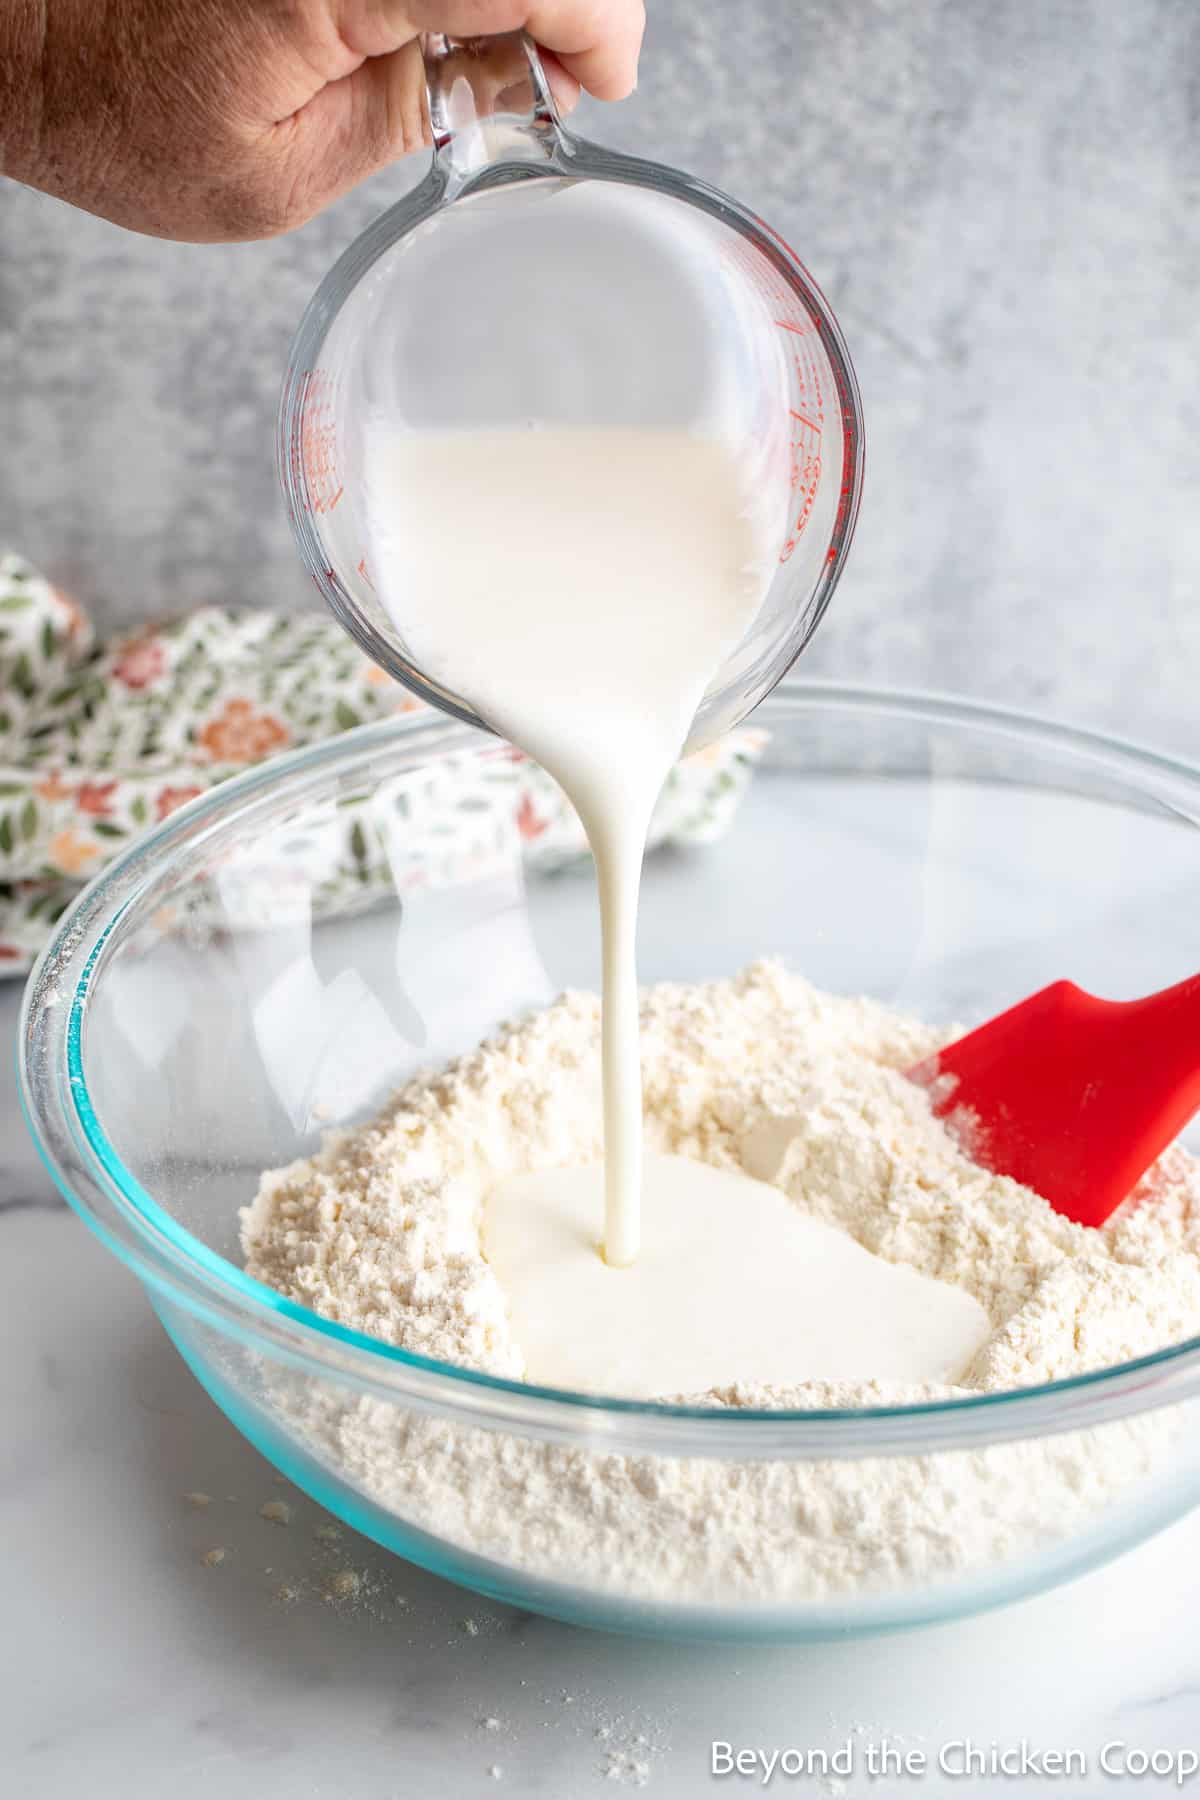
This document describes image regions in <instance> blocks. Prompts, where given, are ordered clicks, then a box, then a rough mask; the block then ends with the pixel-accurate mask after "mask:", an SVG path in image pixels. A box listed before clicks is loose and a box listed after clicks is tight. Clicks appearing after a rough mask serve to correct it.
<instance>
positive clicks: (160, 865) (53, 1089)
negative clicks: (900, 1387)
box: [17, 678, 1200, 1458]
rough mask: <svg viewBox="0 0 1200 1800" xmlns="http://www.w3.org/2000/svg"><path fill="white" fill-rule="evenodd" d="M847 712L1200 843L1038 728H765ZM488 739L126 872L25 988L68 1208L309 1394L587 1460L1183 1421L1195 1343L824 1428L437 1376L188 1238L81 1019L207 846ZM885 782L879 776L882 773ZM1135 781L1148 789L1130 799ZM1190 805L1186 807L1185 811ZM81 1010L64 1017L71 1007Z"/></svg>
mask: <svg viewBox="0 0 1200 1800" xmlns="http://www.w3.org/2000/svg"><path fill="white" fill-rule="evenodd" d="M822 711H824V712H828V711H837V712H842V713H847V714H848V713H858V714H863V713H867V714H875V715H877V716H885V717H890V718H893V719H907V720H910V721H912V722H915V723H925V724H941V725H945V726H949V727H952V728H958V729H960V730H964V731H969V732H975V733H982V734H983V735H984V736H992V737H999V738H1008V739H1010V740H1011V739H1017V740H1019V741H1020V742H1021V743H1022V744H1024V745H1026V746H1027V747H1034V748H1040V749H1043V750H1057V751H1060V752H1068V753H1070V754H1072V755H1073V756H1074V757H1075V758H1076V759H1078V760H1080V761H1083V762H1084V763H1088V762H1091V763H1093V764H1094V763H1100V764H1102V765H1103V766H1104V767H1105V768H1106V769H1107V770H1108V771H1109V772H1110V773H1118V774H1122V775H1124V776H1125V777H1126V778H1127V779H1130V780H1131V781H1132V784H1133V785H1134V786H1135V787H1136V788H1139V789H1140V790H1141V791H1142V792H1143V793H1144V794H1145V795H1146V796H1147V797H1148V798H1153V799H1154V800H1155V801H1156V802H1157V803H1158V804H1160V805H1163V806H1165V807H1167V808H1168V809H1169V810H1172V811H1175V812H1177V813H1179V815H1180V816H1181V817H1182V818H1183V819H1185V820H1187V821H1188V822H1189V823H1191V824H1192V825H1193V826H1195V825H1196V824H1198V823H1200V765H1196V764H1191V763H1189V762H1186V761H1184V760H1183V759H1182V758H1177V757H1174V756H1171V755H1167V754H1165V753H1163V752H1160V751H1157V750H1154V749H1151V748H1148V747H1145V746H1142V745H1139V744H1137V743H1134V742H1131V741H1128V740H1124V739H1121V738H1117V737H1114V736H1109V735H1106V734H1104V733H1101V732H1097V731H1092V730H1087V729H1083V728H1078V727H1075V726H1071V725H1063V724H1059V723H1057V722H1055V721H1052V720H1049V719H1046V718H1043V717H1041V716H1039V715H1037V714H1035V713H1029V712H1023V711H1018V710H1013V709H1008V708H1004V707H999V706H994V705H991V704H987V703H979V702H974V701H968V700H959V699H956V698H954V697H952V696H950V695H944V694H939V693H935V692H922V691H920V690H912V691H903V690H896V689H888V688H882V687H871V686H853V685H846V684H842V683H837V682H825V681H810V680H799V679H796V678H789V679H787V680H785V681H784V682H783V683H781V684H780V686H779V687H778V688H777V689H776V691H775V693H774V694H772V695H771V696H769V697H768V699H767V700H765V701H764V702H763V704H762V706H761V707H760V708H759V709H758V713H757V714H756V718H755V722H756V723H759V722H761V723H762V724H764V725H766V726H768V727H769V726H770V723H771V720H772V718H773V717H774V718H777V719H779V718H782V717H785V716H786V717H789V718H793V719H794V718H796V717H797V716H799V715H800V714H805V713H806V714H813V713H818V712H822ZM489 744H494V739H490V738H489V737H488V736H486V735H485V734H483V733H482V732H480V731H478V730H474V729H472V728H470V727H468V726H465V725H463V724H461V723H458V722H456V721H452V720H450V719H447V718H446V717H445V716H444V715H442V714H439V713H435V712H431V713H418V714H406V715H400V716H398V717H395V718H391V719H386V720H381V721H378V722H376V723H374V724H370V725H365V726H361V727H358V728H356V729H354V730H352V731H350V732H347V733H343V734H341V735H340V736H337V737H334V738H330V739H325V740H323V741H321V742H320V743H317V744H315V745H309V746H306V747H303V748H301V749H298V750H294V751H292V752H289V753H287V754H285V755H282V756H280V757H277V758H273V759H271V760H270V761H269V762H267V763H265V764H260V765H258V766H256V767H253V768H250V769H248V770H246V771H244V772H243V773H242V774H240V775H238V776H235V777H233V778H231V779H230V780H228V781H225V782H221V783H219V784H218V785H217V786H216V787H214V788H212V789H210V790H209V791H208V792H207V793H206V794H204V795H202V796H200V797H199V798H197V799H195V800H192V801H190V802H189V803H187V805H185V806H184V807H182V808H180V809H179V810H178V811H177V812H175V813H173V814H172V815H171V816H170V817H169V818H168V819H167V820H165V821H164V822H163V823H162V824H160V825H159V826H157V827H156V828H155V829H154V830H152V831H151V832H149V833H147V834H146V835H145V836H144V837H143V838H141V839H139V840H137V842H136V843H134V844H133V845H132V846H130V847H129V848H128V849H126V850H125V851H123V852H122V854H121V855H120V856H118V857H117V858H115V859H114V861H113V862H112V863H110V864H109V865H108V867H107V868H106V869H104V870H103V871H102V872H101V873H100V874H99V875H97V877H96V878H95V879H94V880H93V881H92V882H91V883H89V885H88V886H87V887H86V888H85V889H84V890H83V891H82V892H81V893H80V895H79V896H78V897H77V898H76V899H75V901H74V902H73V903H72V905H71V906H70V907H69V908H68V910H67V912H66V913H65V914H64V915H63V917H62V919H61V920H60V921H59V923H58V926H57V927H56V930H55V932H54V935H53V936H52V938H51V939H50V941H49V942H48V943H47V945H46V946H45V948H44V949H43V951H42V953H41V955H40V957H39V958H38V961H37V963H36V964H35V966H34V968H33V971H32V973H31V974H30V977H29V980H28V982H27V984H26V988H25V993H24V997H23V1002H22V1008H21V1017H20V1024H19V1029H18V1039H17V1086H18V1094H19V1098H20V1103H21V1108H22V1113H23V1115H24V1118H25V1122H26V1125H27V1127H28V1129H29V1131H30V1134H31V1136H32V1138H33V1141H34V1145H35V1147H36V1149H37V1151H38V1154H39V1156H40V1157H41V1160H42V1162H43V1164H44V1165H45V1167H46V1169H47V1171H48V1173H49V1174H50V1176H51V1178H52V1179H53V1181H54V1183H55V1185H56V1186H57V1187H58V1189H59V1190H60V1192H61V1193H62V1194H63V1196H64V1198H65V1199H66V1200H67V1201H68V1203H69V1204H70V1205H71V1206H72V1208H73V1209H74V1210H75V1211H76V1212H77V1213H79V1215H80V1216H81V1217H82V1218H83V1220H84V1222H85V1223H86V1224H87V1225H88V1226H89V1228H90V1229H91V1230H92V1231H93V1232H95V1234H96V1235H97V1236H98V1237H99V1238H100V1239H101V1241H102V1242H103V1243H104V1244H105V1246H106V1247H107V1248H108V1249H109V1250H111V1251H112V1252H113V1254H114V1255H116V1256H117V1257H118V1258H119V1259H120V1260H121V1261H123V1262H124V1263H126V1264H127V1265H128V1266H130V1267H131V1268H132V1269H133V1270H134V1272H135V1273H136V1274H137V1275H138V1276H139V1277H140V1278H141V1279H142V1280H143V1281H144V1282H145V1283H146V1284H147V1286H148V1288H149V1289H150V1292H151V1295H152V1298H153V1299H154V1300H155V1303H156V1304H157V1303H159V1301H165V1302H166V1303H167V1304H168V1305H172V1306H181V1307H183V1308H184V1309H185V1310H186V1311H187V1312H189V1313H190V1314H192V1315H193V1316H195V1317H197V1318H198V1319H200V1320H201V1321H202V1322H204V1323H206V1324H208V1325H210V1326H212V1327H214V1328H216V1329H217V1330H219V1331H221V1332H223V1333H225V1334H227V1335H232V1336H233V1337H234V1338H235V1339H237V1340H238V1341H239V1342H241V1343H243V1344H245V1345H249V1346H250V1347H251V1348H257V1349H259V1350H260V1351H267V1352H268V1353H270V1354H272V1355H274V1356H276V1357H281V1358H283V1359H284V1360H286V1361H287V1362H288V1363H290V1364H292V1365H293V1366H296V1367H299V1368H301V1369H305V1370H307V1371H308V1372H310V1373H311V1374H313V1375H315V1376H324V1377H326V1378H328V1377H332V1378H334V1379H336V1380H337V1381H339V1382H341V1383H343V1384H345V1383H349V1384H350V1385H352V1386H354V1387H355V1388H357V1389H358V1390H359V1391H361V1392H363V1393H364V1394H368V1395H371V1396H372V1397H375V1398H378V1399H383V1400H388V1401H391V1402H397V1401H400V1402H402V1403H403V1404H404V1405H405V1406H406V1407H409V1408H411V1409H413V1410H417V1411H425V1412H432V1413H438V1414H442V1415H445V1414H447V1413H451V1414H453V1415H454V1416H455V1417H456V1418H457V1419H458V1420H459V1421H460V1422H462V1423H464V1424H468V1425H475V1426H481V1427H484V1428H490V1429H496V1428H501V1427H502V1428H505V1429H508V1430H512V1431H515V1432H517V1433H519V1434H521V1435H524V1436H537V1437H541V1438H545V1439H550V1440H556V1441H560V1442H564V1443H572V1444H578V1443H579V1441H580V1438H581V1436H586V1438H587V1440H588V1443H589V1445H590V1447H592V1448H594V1449H595V1448H603V1449H611V1450H614V1451H616V1450H623V1451H640V1452H642V1453H647V1452H653V1453H656V1454H671V1455H684V1454H689V1455H706V1456H709V1457H738V1458H741V1457H746V1456H774V1457H779V1456H787V1457H797V1458H809V1457H814V1456H818V1455H823V1456H830V1455H838V1456H842V1455H848V1456H865V1455H877V1454H881V1453H887V1452H900V1451H903V1452H905V1453H908V1454H913V1453H915V1452H921V1451H925V1450H932V1449H935V1448H943V1449H946V1448H964V1447H966V1446H967V1445H979V1444H983V1443H992V1442H1003V1441H1007V1440H1012V1439H1015V1438H1021V1437H1026V1436H1032V1435H1041V1434H1043V1433H1045V1434H1049V1433H1053V1432H1060V1431H1068V1430H1078V1429H1083V1428H1086V1427H1091V1426H1095V1425H1097V1424H1100V1423H1102V1422H1104V1421H1107V1420H1110V1419H1115V1418H1120V1417H1123V1416H1127V1415H1129V1414H1131V1413H1134V1412H1138V1411H1143V1410H1149V1409H1151V1408H1155V1407H1159V1406H1163V1405H1167V1404H1173V1403H1175V1402H1177V1401H1180V1400H1182V1399H1185V1398H1187V1397H1188V1396H1190V1395H1191V1394H1194V1393H1196V1392H1198V1391H1200V1336H1196V1337H1193V1338H1190V1339H1187V1340H1185V1341H1184V1342H1183V1343H1181V1344H1177V1345H1171V1346H1169V1347H1167V1348H1165V1349H1162V1350H1158V1351H1155V1352H1153V1353H1151V1354H1150V1355H1147V1356H1143V1357H1139V1358H1137V1359H1135V1360H1133V1361H1131V1362H1127V1363H1123V1364H1119V1365H1116V1366H1114V1367H1112V1368H1106V1369H1099V1370H1093V1371H1090V1372H1088V1373H1085V1374H1081V1375H1075V1376H1070V1377H1067V1378H1065V1379H1062V1380H1059V1381H1055V1382H1051V1383H1045V1384H1041V1385H1039V1386H1036V1387H1031V1388H1020V1389H1012V1390H1005V1391H1004V1392H1001V1393H985V1394H964V1395H961V1396H956V1397H954V1398H951V1399H938V1400H931V1401H919V1402H912V1403H909V1404H903V1405H892V1406H878V1407H867V1408H830V1409H823V1410H783V1409H781V1410H758V1409H750V1408H746V1409H740V1408H738V1409H730V1408H721V1407H712V1406H707V1407H706V1406H678V1405H669V1404H666V1403H663V1402H658V1401H640V1400H629V1399H622V1398H616V1397H611V1396H606V1395H599V1394H581V1393H575V1392H573V1391H571V1390H568V1389H562V1388H550V1387H541V1386H536V1385H533V1384H529V1383H525V1382H520V1381H515V1380H512V1379H510V1378H506V1377H502V1376H496V1375H490V1374H486V1373H483V1372H481V1371H477V1370H472V1369H466V1368H462V1367H460V1366H457V1365H454V1364H449V1363H445V1362H440V1361H437V1360H436V1359H433V1358H429V1357H423V1356H421V1355H419V1354H417V1353H416V1352H413V1351H408V1350H403V1349H400V1348H399V1347H397V1346H395V1345H391V1344H387V1343H385V1342H383V1340H381V1339H378V1338H374V1337H370V1336H368V1335H366V1334H365V1333H362V1332H359V1331H355V1330H353V1329H351V1328H350V1327H348V1326H344V1325H341V1324H338V1323H337V1322H335V1321H332V1320H329V1319H325V1318H323V1317H321V1316H320V1315H319V1314H317V1313H316V1312H314V1311H312V1310H310V1309H309V1308H307V1307H304V1306H301V1305H299V1304H298V1303H297V1302H295V1301H292V1300H289V1299H288V1298H287V1297H286V1296H284V1295H282V1294H280V1293H278V1292H277V1291H276V1290H275V1289H273V1288H270V1287H268V1286H267V1285H266V1284H265V1283H262V1282H259V1281H256V1280H255V1279H254V1278H253V1277H251V1276H249V1275H247V1274H246V1273H245V1271H244V1270H242V1269H240V1268H238V1267H237V1266H236V1265H235V1264H233V1263H231V1262H229V1261H228V1260H226V1259H225V1258H224V1257H221V1256H219V1255H218V1254H217V1252H216V1251H214V1250H211V1249H210V1248H209V1247H208V1246H207V1245H206V1244H204V1243H202V1242H201V1240H200V1239H198V1238H196V1237H194V1236H193V1235H192V1234H191V1233H190V1232H189V1231H187V1230H186V1229H185V1228H184V1227H182V1226H181V1225H179V1224H178V1222H177V1221H176V1220H174V1219H173V1218H172V1217H171V1215H170V1214H168V1213H167V1212H166V1210H165V1209H164V1208H163V1207H161V1206H160V1205H159V1204H158V1202H157V1201H155V1199H154V1198H153V1196H152V1195H151V1194H149V1193H148V1192H147V1191H146V1190H145V1189H144V1188H143V1187H142V1186H141V1184H140V1183H139V1182H138V1181H137V1180H136V1178H135V1177H134V1176H133V1175H132V1174H131V1173H130V1171H128V1170H127V1169H126V1168H125V1166H124V1164H123V1163H122V1161H121V1159H120V1157H119V1156H118V1155H117V1154H116V1152H115V1150H114V1149H113V1147H112V1145H111V1144H110V1142H109V1140H108V1138H107V1136H106V1134H105V1132H104V1130H103V1128H102V1126H101V1124H100V1121H99V1119H98V1118H97V1116H96V1113H95V1111H94V1109H93V1106H92V1102H91V1096H90V1094H89V1092H88V1086H87V1078H86V1071H85V1066H84V1064H85V1053H84V1046H83V1034H84V1026H85V1021H86V1013H87V1006H88V1002H89V998H90V996H91V993H92V991H93V986H94V983H95V981H96V979H97V977H98V976H99V974H100V973H101V972H102V970H103V966H104V962H105V960H106V958H107V956H108V955H110V954H111V952H112V950H113V949H114V947H115V945H116V944H117V943H118V942H119V941H120V927H121V921H122V919H123V918H124V916H125V915H126V914H127V912H129V911H130V909H131V908H133V907H135V903H136V900H137V898H138V894H139V892H140V891H141V890H142V889H143V888H144V886H145V885H146V884H147V883H148V881H149V880H150V879H151V878H157V877H158V876H160V875H161V873H162V872H163V870H164V869H165V868H166V867H168V866H169V865H170V863H171V861H172V860H173V858H174V857H175V856H176V855H178V854H179V853H180V852H181V851H184V850H189V851H190V850H192V849H194V848H195V846H196V845H197V844H198V843H200V842H204V843H205V844H206V845H207V844H209V843H210V842H211V840H212V839H213V838H215V837H217V836H219V835H221V834H222V833H223V832H225V831H227V830H228V829H230V827H231V826H233V825H234V824H235V823H239V822H244V817H243V815H244V814H245V813H246V812H247V810H249V811H250V812H253V811H254V809H255V806H256V804H259V805H262V806H264V808H265V806H267V805H268V804H269V805H274V804H276V803H277V802H278V800H279V798H280V797H281V794H282V792H283V791H284V790H286V789H292V790H293V791H294V794H295V796H296V797H301V796H302V795H303V793H304V791H305V790H306V789H307V788H315V787H317V786H319V785H320V784H322V783H324V782H326V781H327V780H328V778H329V776H330V773H331V772H332V771H333V770H337V771H338V772H339V773H341V774H349V773H352V772H361V771H363V770H365V769H368V768H369V767H370V765H371V763H372V761H373V760H374V759H376V758H377V757H378V756H379V754H380V752H381V751H382V750H384V749H389V750H393V751H394V750H395V748H396V746H401V747H402V748H403V749H405V750H406V751H407V761H408V762H409V763H410V764H414V763H416V762H419V761H421V760H423V759H424V758H425V757H427V756H428V755H429V754H441V753H445V752H448V751H453V750H464V749H465V750H470V749H480V750H485V749H487V748H488V746H489ZM881 773H883V772H881ZM1135 778H1136V779H1135ZM1189 803H1190V804H1189ZM68 996H69V999H68Z"/></svg>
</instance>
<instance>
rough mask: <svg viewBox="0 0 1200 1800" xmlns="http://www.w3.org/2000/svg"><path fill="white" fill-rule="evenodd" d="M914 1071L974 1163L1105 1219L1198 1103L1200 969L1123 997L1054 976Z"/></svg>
mask: <svg viewBox="0 0 1200 1800" xmlns="http://www.w3.org/2000/svg"><path fill="white" fill-rule="evenodd" d="M909 1075H910V1077H911V1078H912V1080H914V1081H918V1082H920V1083H921V1084H922V1085H923V1086H927V1087H928V1088H929V1089H930V1093H931V1097H932V1101H933V1110H934V1113H935V1114H936V1116H937V1117H938V1118H939V1119H944V1120H945V1122H946V1124H947V1125H949V1126H950V1128H951V1129H952V1130H953V1131H954V1132H955V1133H956V1135H957V1136H959V1137H960V1138H961V1140H962V1142H963V1145H964V1148H965V1149H966V1150H967V1152H968V1154H969V1155H970V1156H972V1157H973V1158H974V1160H975V1161H976V1162H978V1163H982V1164H983V1166H984V1167H985V1168H988V1169H991V1170H993V1172H994V1173H996V1174H998V1175H1011V1176H1012V1177H1013V1178H1014V1180H1016V1181H1020V1182H1023V1183H1024V1184H1025V1186H1026V1187H1031V1188H1033V1189H1034V1191H1035V1192H1036V1193H1039V1194H1041V1196H1042V1198H1043V1199H1045V1200H1048V1201H1049V1202H1050V1204H1051V1206H1052V1207H1053V1208H1054V1209H1055V1211H1056V1212H1060V1213H1064V1214H1065V1215H1066V1217H1067V1218H1068V1219H1074V1220H1076V1221H1077V1222H1078V1223H1079V1224H1081V1225H1102V1224H1103V1223H1104V1221H1105V1219H1107V1217H1108V1215H1109V1214H1110V1213H1111V1212H1112V1211H1113V1210H1114V1208H1115V1207H1117V1206H1119V1205H1120V1204H1121V1201H1122V1200H1124V1199H1125V1197H1126V1195H1128V1194H1129V1192H1130V1191H1131V1190H1132V1189H1133V1188H1134V1187H1135V1186H1136V1185H1137V1183H1138V1181H1139V1180H1140V1179H1141V1177H1142V1176H1143V1175H1144V1174H1145V1172H1146V1170H1147V1169H1148V1168H1149V1167H1150V1164H1151V1163H1152V1162H1153V1161H1154V1159H1155V1157H1156V1156H1159V1155H1161V1153H1162V1152H1163V1151H1164V1150H1165V1149H1166V1147H1167V1145H1168V1144H1169V1143H1170V1142H1171V1140H1172V1139H1173V1138H1174V1137H1175V1136H1176V1135H1177V1134H1178V1133H1179V1132H1180V1131H1182V1129H1183V1127H1184V1126H1185V1125H1186V1124H1187V1122H1188V1120H1189V1119H1190V1118H1191V1117H1192V1114H1193V1113H1194V1112H1196V1111H1197V1109H1200V975H1196V976H1193V977H1192V978H1191V979H1190V980H1188V981H1181V982H1180V983H1179V984H1178V986H1177V987H1170V988H1166V989H1164V990H1163V992H1162V993H1161V994H1151V995H1149V996H1148V998H1147V999H1145V1000H1124V1001H1118V1000H1097V998H1096V996H1095V995H1094V994H1085V993H1084V991H1083V989H1082V988H1077V987H1076V986H1075V984H1074V982H1071V981H1055V982H1052V983H1051V985H1050V986H1049V987H1046V988H1042V989H1041V991H1040V992H1039V993H1036V994H1031V995H1030V997H1029V999H1028V1000H1022V1001H1021V1002H1020V1004H1019V1005H1017V1006H1013V1007H1010V1008H1009V1010H1008V1011H1007V1012H1003V1013H1001V1014H1000V1015H999V1017H998V1018H995V1019H991V1020H989V1021H988V1023H987V1024H986V1025H980V1026H979V1028H978V1030H976V1031H971V1032H968V1034H967V1036H966V1037H963V1038H959V1039H958V1041H957V1042H956V1043H953V1044H947V1046H946V1048H945V1049H944V1050H941V1051H939V1052H938V1054H937V1055H936V1056H931V1057H929V1058H928V1059H927V1060H926V1061H925V1062H922V1063H918V1064H917V1066H916V1067H915V1068H913V1069H910V1070H909Z"/></svg>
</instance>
